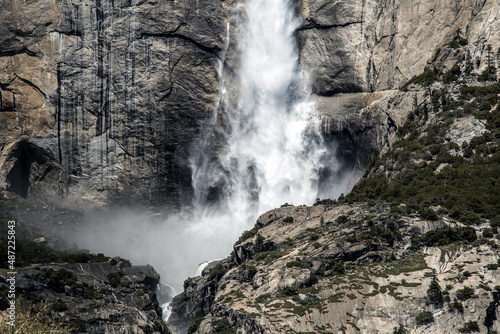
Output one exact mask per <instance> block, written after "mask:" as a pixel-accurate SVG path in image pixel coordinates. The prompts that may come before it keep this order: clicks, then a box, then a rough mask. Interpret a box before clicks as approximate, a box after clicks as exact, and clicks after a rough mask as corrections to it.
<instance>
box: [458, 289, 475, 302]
mask: <svg viewBox="0 0 500 334" xmlns="http://www.w3.org/2000/svg"><path fill="white" fill-rule="evenodd" d="M456 296H457V299H458V300H461V301H465V300H467V299H470V298H472V297H473V296H474V289H472V288H469V287H467V286H466V287H464V288H462V289H459V290H457V292H456Z"/></svg>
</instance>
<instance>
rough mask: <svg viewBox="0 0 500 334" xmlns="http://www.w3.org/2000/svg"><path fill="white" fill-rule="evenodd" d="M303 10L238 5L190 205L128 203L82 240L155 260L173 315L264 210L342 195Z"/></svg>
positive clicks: (251, 0) (195, 153) (258, 2)
mask: <svg viewBox="0 0 500 334" xmlns="http://www.w3.org/2000/svg"><path fill="white" fill-rule="evenodd" d="M297 13H298V9H297V8H296V7H295V5H294V2H293V1H290V0H272V1H270V0H247V2H246V4H244V5H241V7H238V8H237V9H236V10H235V14H234V16H233V17H232V18H231V20H230V21H229V23H228V26H227V29H226V44H225V45H224V48H223V50H222V52H221V53H220V54H219V57H220V62H219V68H218V72H219V84H220V87H221V94H220V101H219V103H218V105H217V106H216V108H215V109H214V110H213V115H212V117H211V118H210V120H209V121H206V122H205V123H204V124H202V125H201V135H200V139H199V140H198V141H197V142H196V143H194V145H193V146H192V148H191V151H190V154H191V158H190V160H189V163H190V167H191V169H192V186H193V196H192V201H190V202H189V203H186V206H185V208H183V210H181V212H180V213H179V214H175V215H170V216H169V217H168V218H167V219H166V220H164V219H163V218H162V219H161V220H160V219H157V218H155V217H152V216H143V217H137V218H134V214H133V213H131V212H130V211H128V210H126V209H123V210H121V211H120V212H119V213H113V215H114V217H113V219H114V221H115V222H116V223H112V222H110V223H109V224H106V225H105V226H104V225H99V230H98V231H96V232H95V233H93V234H88V233H83V234H82V235H80V236H79V238H80V242H79V243H80V244H83V245H86V246H88V247H89V248H90V249H95V250H97V251H100V252H103V253H106V254H109V255H111V256H113V255H115V254H116V255H120V256H123V257H125V258H128V259H130V260H132V262H133V263H134V264H143V263H150V264H152V265H153V266H154V267H155V269H156V270H158V272H159V273H160V275H161V277H162V281H163V282H166V283H167V282H168V285H169V286H170V287H171V289H170V288H165V287H164V288H163V289H162V290H163V292H165V291H166V292H165V293H162V295H164V296H166V297H165V298H164V300H161V303H162V304H163V305H164V307H165V311H166V314H168V312H169V308H168V307H169V304H168V303H169V300H170V298H171V296H172V291H174V290H175V291H182V289H183V282H184V280H185V279H186V278H187V277H189V276H191V277H192V276H195V275H197V274H199V273H200V272H197V265H198V264H200V263H203V262H204V261H207V260H213V259H220V258H224V257H226V256H228V254H229V253H230V252H231V251H232V246H233V244H234V242H235V241H236V240H238V237H239V236H240V235H241V233H242V232H243V231H244V230H246V229H249V228H251V227H252V226H253V224H254V223H255V220H256V219H257V218H258V216H259V214H262V213H264V212H265V211H266V210H269V209H273V208H276V207H279V206H280V205H281V204H283V203H285V202H288V203H293V204H295V205H301V204H312V203H313V202H314V200H315V199H316V198H317V197H321V198H327V197H328V198H331V197H334V196H335V195H336V193H335V189H334V186H333V185H332V186H324V184H325V182H324V178H325V175H326V176H327V177H328V171H332V170H333V171H335V169H336V161H335V159H334V157H333V156H334V152H332V149H331V148H329V149H327V148H326V145H325V143H324V142H323V138H322V136H321V134H320V131H319V128H320V119H319V117H318V116H317V115H316V114H315V103H314V99H313V98H312V97H311V94H310V89H309V83H308V78H307V74H306V73H303V72H302V71H301V69H300V66H299V53H298V45H297V40H296V31H297V28H298V27H299V25H300V24H301V21H300V19H299V18H298V16H297ZM230 33H231V34H230ZM230 41H233V43H230ZM234 45H236V47H234ZM229 48H233V49H229ZM234 48H235V49H234ZM226 51H227V53H228V55H231V56H232V57H233V59H231V64H234V66H233V70H234V71H229V70H226V69H225V66H226V61H225V56H226ZM235 55H237V56H235ZM234 57H235V58H234ZM325 171H326V172H325ZM323 189H327V192H323V191H324V190H323ZM110 235H112V236H113V237H112V238H109V236H110ZM200 270H201V269H200ZM164 285H165V286H166V284H164ZM167 296H168V297H167Z"/></svg>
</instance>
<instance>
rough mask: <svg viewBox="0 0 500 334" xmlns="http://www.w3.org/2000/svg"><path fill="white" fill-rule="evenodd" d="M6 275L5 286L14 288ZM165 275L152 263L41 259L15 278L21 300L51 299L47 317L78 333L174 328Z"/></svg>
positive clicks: (33, 302)
mask: <svg viewBox="0 0 500 334" xmlns="http://www.w3.org/2000/svg"><path fill="white" fill-rule="evenodd" d="M7 278H10V277H6V276H0V286H1V289H2V291H3V290H4V289H8V286H7V283H8V281H7ZM159 278H160V277H159V275H158V273H156V272H155V271H154V269H153V268H152V267H150V266H142V267H131V266H127V264H126V262H123V261H118V260H117V259H112V260H111V261H110V262H108V263H92V262H90V263H74V264H52V265H35V266H31V267H29V268H24V269H21V270H19V271H18V273H17V275H16V278H15V282H16V284H15V287H16V294H17V295H18V296H20V299H19V300H18V306H19V307H23V306H21V305H30V306H32V307H34V306H36V305H37V304H38V303H40V302H41V301H43V302H45V303H47V306H46V310H45V311H46V313H47V314H46V315H45V317H46V318H47V319H46V320H47V321H51V322H57V323H62V324H68V325H69V326H71V327H72V328H73V332H74V333H134V334H140V333H170V331H169V330H168V328H167V326H166V324H165V323H164V322H163V320H162V318H161V309H160V307H159V304H158V301H157V300H156V294H155V291H156V287H157V285H158V283H159Z"/></svg>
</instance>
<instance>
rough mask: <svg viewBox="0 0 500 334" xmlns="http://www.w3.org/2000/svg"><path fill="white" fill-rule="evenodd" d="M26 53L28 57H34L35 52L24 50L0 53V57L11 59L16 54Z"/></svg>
mask: <svg viewBox="0 0 500 334" xmlns="http://www.w3.org/2000/svg"><path fill="white" fill-rule="evenodd" d="M23 53H26V54H27V55H28V56H31V57H36V52H33V51H30V50H28V49H26V48H23V49H21V50H17V51H0V57H12V56H15V55H18V54H23Z"/></svg>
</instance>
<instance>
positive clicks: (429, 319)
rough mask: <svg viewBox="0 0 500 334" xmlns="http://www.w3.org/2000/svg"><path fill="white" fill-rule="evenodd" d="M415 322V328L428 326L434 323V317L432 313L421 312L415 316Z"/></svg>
mask: <svg viewBox="0 0 500 334" xmlns="http://www.w3.org/2000/svg"><path fill="white" fill-rule="evenodd" d="M415 321H416V323H417V326H422V325H428V324H430V323H433V322H434V316H433V315H432V312H429V311H422V312H420V313H419V314H417V316H416V317H415Z"/></svg>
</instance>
